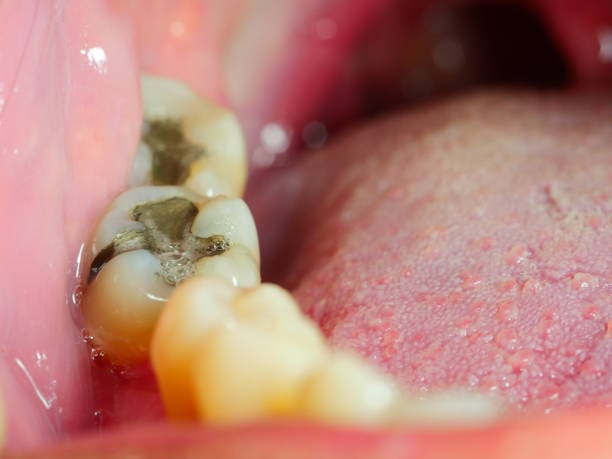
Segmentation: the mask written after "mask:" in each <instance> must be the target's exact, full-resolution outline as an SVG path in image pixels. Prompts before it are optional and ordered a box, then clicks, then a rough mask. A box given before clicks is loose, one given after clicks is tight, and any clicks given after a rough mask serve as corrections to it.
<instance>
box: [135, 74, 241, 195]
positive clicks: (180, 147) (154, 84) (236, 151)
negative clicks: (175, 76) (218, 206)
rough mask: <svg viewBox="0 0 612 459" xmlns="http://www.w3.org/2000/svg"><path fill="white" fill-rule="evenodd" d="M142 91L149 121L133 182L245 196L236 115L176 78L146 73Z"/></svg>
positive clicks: (139, 150)
mask: <svg viewBox="0 0 612 459" xmlns="http://www.w3.org/2000/svg"><path fill="white" fill-rule="evenodd" d="M141 90H142V105H143V118H144V122H143V127H142V132H141V141H140V145H139V147H138V151H137V154H136V157H135V159H134V167H133V171H132V176H131V178H130V186H132V187H134V186H142V185H148V184H153V185H184V186H185V187H186V188H188V189H189V190H191V191H193V192H195V193H197V194H199V195H202V196H207V197H212V196H217V195H226V196H230V197H240V196H241V195H242V192H243V190H244V185H245V182H246V176H247V165H246V153H245V151H246V148H245V144H244V140H243V136H242V131H241V129H240V125H239V123H238V120H237V119H236V117H235V116H234V115H233V114H232V113H231V112H229V111H228V110H226V109H224V108H222V107H219V106H218V105H216V104H215V103H213V102H212V101H209V100H205V99H203V98H202V97H200V96H199V95H198V94H196V93H195V92H194V91H192V90H191V89H190V88H189V87H187V86H186V85H184V84H183V83H180V82H178V81H175V80H170V79H167V78H161V77H153V76H143V77H142V79H141Z"/></svg>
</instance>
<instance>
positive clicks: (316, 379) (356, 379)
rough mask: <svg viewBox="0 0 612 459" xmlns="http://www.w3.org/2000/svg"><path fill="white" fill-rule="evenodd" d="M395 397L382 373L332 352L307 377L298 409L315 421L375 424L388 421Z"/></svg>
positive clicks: (363, 363) (360, 362)
mask: <svg viewBox="0 0 612 459" xmlns="http://www.w3.org/2000/svg"><path fill="white" fill-rule="evenodd" d="M398 396H399V393H398V390H397V389H396V387H395V386H394V385H393V383H392V382H391V381H390V380H389V379H388V378H387V377H386V376H384V375H383V374H382V373H381V372H378V371H376V370H375V369H373V368H371V367H369V366H368V365H367V364H366V363H365V362H364V361H362V360H361V359H359V358H357V357H355V356H352V355H350V354H344V353H335V354H333V355H332V356H331V357H330V358H329V359H327V360H326V362H325V363H324V364H323V365H322V366H321V367H320V368H319V369H317V370H315V371H314V372H313V373H312V374H311V375H310V376H309V378H308V380H307V381H306V383H305V384H304V387H303V392H302V395H301V399H300V404H299V407H298V412H299V413H300V414H301V415H302V416H304V417H306V418H307V419H311V420H313V421H318V422H324V423H331V424H341V425H366V426H374V425H380V424H385V423H386V422H388V420H389V415H390V412H391V409H392V407H393V406H394V404H395V403H396V402H397V401H398Z"/></svg>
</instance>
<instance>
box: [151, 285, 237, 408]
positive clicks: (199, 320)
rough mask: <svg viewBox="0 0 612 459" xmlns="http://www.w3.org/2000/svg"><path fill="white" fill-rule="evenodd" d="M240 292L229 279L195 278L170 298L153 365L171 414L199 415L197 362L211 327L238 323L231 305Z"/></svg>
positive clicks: (157, 334) (156, 338)
mask: <svg viewBox="0 0 612 459" xmlns="http://www.w3.org/2000/svg"><path fill="white" fill-rule="evenodd" d="M236 294H237V291H236V289H234V288H233V287H231V286H230V285H229V284H228V283H226V282H225V281H222V280H219V279H215V278H204V277H195V278H192V279H189V280H187V281H185V282H183V283H182V284H181V285H180V286H179V287H178V288H177V289H176V290H175V292H174V293H173V295H172V296H171V297H170V300H169V301H168V304H167V305H166V307H165V309H164V311H163V312H162V314H161V316H160V318H159V322H158V325H157V328H156V330H155V334H154V336H153V341H152V343H151V359H152V362H153V367H154V369H155V373H156V375H157V380H158V383H159V386H160V390H161V393H162V397H163V399H164V402H165V406H166V411H167V414H168V415H169V416H170V417H172V418H174V419H194V418H195V417H196V412H197V411H196V401H195V392H194V391H195V388H194V385H193V376H192V372H193V370H192V367H193V362H194V360H195V359H196V357H197V356H198V355H199V353H200V352H201V349H200V343H201V341H202V337H203V336H205V335H206V333H207V332H208V331H209V330H210V328H212V327H216V326H219V325H223V324H232V323H233V322H234V319H233V317H232V316H233V314H232V312H231V310H230V308H229V306H230V305H231V303H232V302H233V301H234V298H235V296H236Z"/></svg>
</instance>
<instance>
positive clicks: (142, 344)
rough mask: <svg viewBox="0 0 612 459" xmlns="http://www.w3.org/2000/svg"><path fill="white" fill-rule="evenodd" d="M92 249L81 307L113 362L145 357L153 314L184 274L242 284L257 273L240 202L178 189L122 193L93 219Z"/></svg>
mask: <svg viewBox="0 0 612 459" xmlns="http://www.w3.org/2000/svg"><path fill="white" fill-rule="evenodd" d="M92 247H93V250H94V254H95V257H94V260H93V262H92V265H91V269H90V275H89V285H88V288H87V291H86V294H85V297H84V301H83V307H82V310H83V314H84V316H85V321H86V326H87V330H88V332H89V333H90V334H91V337H92V343H93V344H94V345H95V346H97V347H98V348H99V351H100V352H103V353H104V355H106V356H108V358H109V359H110V360H111V361H113V362H117V363H126V362H130V361H138V360H143V359H145V358H146V357H147V355H148V350H149V341H150V338H151V334H152V331H153V327H154V326H155V323H156V320H157V316H158V315H159V312H160V310H161V309H162V308H163V307H164V305H165V303H166V301H167V298H168V296H169V294H170V293H171V291H172V289H173V288H174V287H175V286H176V285H178V284H179V283H181V282H183V281H184V280H185V279H187V278H189V277H192V276H194V275H197V274H206V275H207V276H213V277H222V278H225V279H227V280H228V281H229V282H230V283H232V284H234V285H241V286H252V285H256V284H257V283H259V279H260V277H259V247H258V241H257V232H256V229H255V224H254V222H253V219H252V217H251V214H250V211H249V209H248V207H246V205H245V204H244V202H243V201H242V200H240V199H237V198H227V197H224V196H218V197H216V198H214V199H210V198H206V197H203V196H198V195H196V194H194V193H192V192H190V191H188V190H186V189H184V188H182V187H171V186H165V187H154V186H150V187H140V188H133V189H131V190H128V191H126V192H124V193H123V194H121V195H120V196H119V197H118V198H117V199H116V200H115V201H114V202H113V204H111V206H110V208H109V210H108V212H107V213H106V215H105V216H104V217H103V219H102V220H101V222H100V224H99V225H98V230H97V231H96V234H95V236H94V240H93V246H92ZM215 258H218V259H219V261H215V262H213V263H206V262H205V261H204V260H206V259H215Z"/></svg>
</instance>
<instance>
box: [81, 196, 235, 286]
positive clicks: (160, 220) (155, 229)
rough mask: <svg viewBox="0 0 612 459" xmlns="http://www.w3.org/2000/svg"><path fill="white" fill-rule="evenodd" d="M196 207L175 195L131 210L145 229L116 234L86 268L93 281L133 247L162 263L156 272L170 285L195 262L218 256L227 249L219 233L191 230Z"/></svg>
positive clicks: (186, 274) (190, 272) (192, 271)
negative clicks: (150, 254)
mask: <svg viewBox="0 0 612 459" xmlns="http://www.w3.org/2000/svg"><path fill="white" fill-rule="evenodd" d="M197 214H198V208H197V207H196V206H195V205H194V204H193V203H192V202H191V201H189V200H188V199H185V198H180V197H174V198H170V199H166V200H163V201H155V202H149V203H146V204H141V205H138V206H136V207H134V209H133V210H132V218H133V219H134V220H135V221H137V222H139V223H141V224H142V225H143V226H144V228H142V229H131V230H126V231H123V232H121V233H119V234H117V235H116V236H115V237H114V238H113V241H112V242H111V243H110V244H108V245H107V246H106V247H104V248H103V249H102V250H101V251H100V253H99V254H98V255H97V256H96V257H95V259H94V261H93V262H92V264H91V269H90V271H89V277H88V282H92V281H93V280H94V279H95V277H96V276H97V275H98V273H99V272H100V270H101V269H102V267H103V266H104V265H105V264H106V263H108V262H109V261H110V260H111V259H112V258H114V257H116V256H117V255H120V254H122V253H125V252H130V251H132V250H148V251H149V252H151V253H152V254H154V255H155V256H156V257H157V258H158V259H159V260H160V263H161V267H162V270H161V272H160V273H159V274H160V276H161V277H162V279H163V280H164V281H165V282H166V283H167V284H168V285H171V286H175V285H176V284H178V283H179V282H181V281H182V280H184V279H186V278H188V277H190V276H192V275H193V274H195V262H196V261H198V260H199V259H201V258H204V257H211V256H215V255H220V254H222V253H224V252H226V251H227V250H229V248H230V245H231V244H230V241H229V240H228V239H227V238H226V237H225V236H222V235H216V234H215V235H212V236H209V237H199V236H196V235H194V234H193V233H192V232H191V226H192V224H193V221H194V220H195V217H196V215H197Z"/></svg>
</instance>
